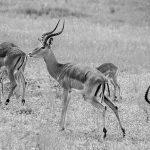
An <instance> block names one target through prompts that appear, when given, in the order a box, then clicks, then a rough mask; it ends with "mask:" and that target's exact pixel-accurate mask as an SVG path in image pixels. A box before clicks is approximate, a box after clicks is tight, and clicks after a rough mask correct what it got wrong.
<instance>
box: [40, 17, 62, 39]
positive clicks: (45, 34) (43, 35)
mask: <svg viewBox="0 0 150 150" xmlns="http://www.w3.org/2000/svg"><path fill="white" fill-rule="evenodd" d="M59 22H60V19H59V20H58V22H57V24H56V26H55V28H54V29H53V30H52V31H50V32H46V33H44V34H42V38H41V40H42V41H44V38H45V36H47V35H49V34H52V33H53V32H54V31H55V30H56V29H57V27H58V24H59Z"/></svg>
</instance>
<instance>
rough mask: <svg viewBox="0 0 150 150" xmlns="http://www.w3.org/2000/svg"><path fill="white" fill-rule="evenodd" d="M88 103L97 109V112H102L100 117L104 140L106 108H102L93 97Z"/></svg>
mask: <svg viewBox="0 0 150 150" xmlns="http://www.w3.org/2000/svg"><path fill="white" fill-rule="evenodd" d="M90 103H91V104H92V105H93V106H94V107H95V108H97V109H98V110H102V111H103V114H102V116H103V132H104V136H103V138H106V133H107V130H106V128H105V115H106V109H107V107H106V106H103V105H102V104H101V103H99V102H98V101H97V99H96V98H95V97H94V98H93V99H92V101H90Z"/></svg>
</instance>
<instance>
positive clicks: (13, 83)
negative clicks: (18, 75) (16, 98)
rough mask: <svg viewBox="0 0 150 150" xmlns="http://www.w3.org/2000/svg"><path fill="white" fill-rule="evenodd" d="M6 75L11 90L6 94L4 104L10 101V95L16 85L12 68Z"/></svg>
mask: <svg viewBox="0 0 150 150" xmlns="http://www.w3.org/2000/svg"><path fill="white" fill-rule="evenodd" d="M8 75H9V79H10V84H11V90H10V92H9V94H8V98H7V100H6V102H5V105H8V103H9V101H10V97H11V96H12V94H13V91H14V90H15V88H16V87H17V83H16V80H15V77H14V72H13V71H12V70H10V71H9V72H8Z"/></svg>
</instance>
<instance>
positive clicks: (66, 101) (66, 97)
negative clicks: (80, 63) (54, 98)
mask: <svg viewBox="0 0 150 150" xmlns="http://www.w3.org/2000/svg"><path fill="white" fill-rule="evenodd" d="M63 96H64V99H63V108H62V113H61V121H60V127H61V130H64V129H65V119H66V113H67V108H68V104H69V101H70V93H69V90H66V89H64V91H63Z"/></svg>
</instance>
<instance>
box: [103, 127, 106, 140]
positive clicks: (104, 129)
mask: <svg viewBox="0 0 150 150" xmlns="http://www.w3.org/2000/svg"><path fill="white" fill-rule="evenodd" d="M103 132H104V136H103V138H104V139H105V138H106V133H107V130H106V128H103Z"/></svg>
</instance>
